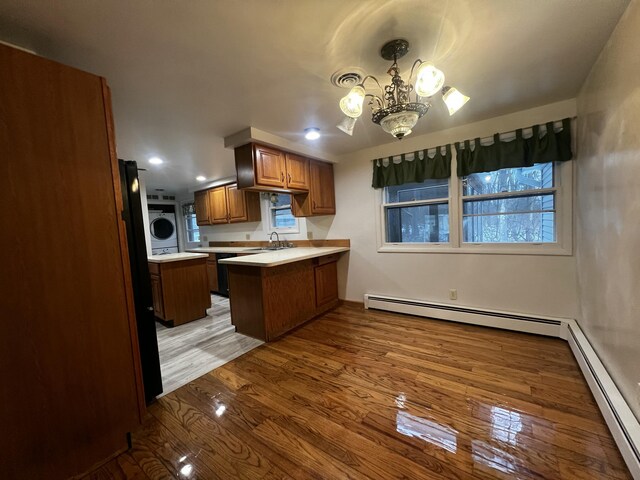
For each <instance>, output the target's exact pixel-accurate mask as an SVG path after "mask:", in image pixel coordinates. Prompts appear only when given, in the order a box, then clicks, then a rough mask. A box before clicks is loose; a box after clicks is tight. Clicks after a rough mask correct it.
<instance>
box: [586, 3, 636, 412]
mask: <svg viewBox="0 0 640 480" xmlns="http://www.w3.org/2000/svg"><path fill="white" fill-rule="evenodd" d="M639 44H640V5H639V4H638V2H637V1H633V2H631V4H630V6H629V8H628V9H627V11H626V12H625V14H624V16H623V17H622V19H621V20H620V23H619V24H618V26H617V27H616V30H615V31H614V33H613V35H612V36H611V38H610V39H609V42H608V43H607V46H606V47H605V48H604V50H603V51H602V53H601V55H600V57H599V59H598V61H597V62H596V64H595V65H594V67H593V69H592V71H591V73H590V75H589V77H588V78H587V81H586V82H585V84H584V86H583V88H582V91H581V93H580V96H579V97H578V168H577V230H576V235H577V272H578V288H579V304H580V313H579V323H580V325H581V326H582V328H583V329H584V330H585V333H586V335H587V337H588V338H589V340H590V341H591V343H592V344H593V346H594V348H595V350H596V352H597V353H598V355H599V356H600V358H601V359H602V361H603V363H604V365H605V367H606V368H607V370H608V371H609V373H610V374H611V375H612V377H613V379H614V381H615V382H616V384H617V385H618V387H619V388H620V389H621V390H622V393H623V395H624V396H625V398H626V399H627V402H628V403H629V405H630V406H631V408H632V410H633V411H634V413H635V414H636V416H637V417H638V418H640V405H639V404H638V399H637V398H636V385H637V383H638V382H640V54H639V53H638V45H639Z"/></svg>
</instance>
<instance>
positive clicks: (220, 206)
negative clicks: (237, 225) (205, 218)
mask: <svg viewBox="0 0 640 480" xmlns="http://www.w3.org/2000/svg"><path fill="white" fill-rule="evenodd" d="M208 193H209V220H210V221H211V223H212V224H217V223H228V222H229V211H228V210H227V188H226V187H218V188H214V189H212V190H209V191H208Z"/></svg>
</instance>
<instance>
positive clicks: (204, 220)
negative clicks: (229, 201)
mask: <svg viewBox="0 0 640 480" xmlns="http://www.w3.org/2000/svg"><path fill="white" fill-rule="evenodd" d="M194 197H195V206H196V223H197V224H198V225H211V222H210V221H209V199H208V194H207V190H201V191H199V192H196V193H195V194H194Z"/></svg>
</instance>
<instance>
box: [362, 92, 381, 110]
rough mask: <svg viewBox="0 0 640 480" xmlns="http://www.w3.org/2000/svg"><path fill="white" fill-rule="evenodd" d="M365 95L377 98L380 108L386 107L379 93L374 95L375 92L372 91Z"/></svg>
mask: <svg viewBox="0 0 640 480" xmlns="http://www.w3.org/2000/svg"><path fill="white" fill-rule="evenodd" d="M365 97H371V98H372V100H373V99H375V100H377V102H378V107H379V108H384V102H383V101H382V99H381V98H380V97H379V96H378V95H373V94H371V93H367V94H366V95H365Z"/></svg>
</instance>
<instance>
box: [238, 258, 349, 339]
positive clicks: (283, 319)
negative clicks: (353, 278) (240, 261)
mask: <svg viewBox="0 0 640 480" xmlns="http://www.w3.org/2000/svg"><path fill="white" fill-rule="evenodd" d="M328 259H330V260H328ZM337 260H338V256H337V255H335V256H334V255H330V256H326V257H319V258H314V259H309V260H302V261H299V262H294V263H287V264H284V265H279V266H275V267H254V266H245V265H228V270H229V301H230V305H231V322H232V323H233V324H234V325H235V326H236V329H237V331H238V333H242V334H245V335H249V336H251V337H255V338H259V339H261V340H264V341H271V340H273V339H275V338H277V337H279V336H280V335H283V334H284V333H286V332H288V331H289V330H291V329H293V328H295V327H297V326H299V325H301V324H302V323H304V322H306V321H307V320H310V319H312V318H313V317H315V316H317V315H319V314H321V313H323V312H325V311H327V310H330V309H331V308H333V307H335V306H336V305H337V304H338V288H337V282H338V280H337V268H336V262H337Z"/></svg>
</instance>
